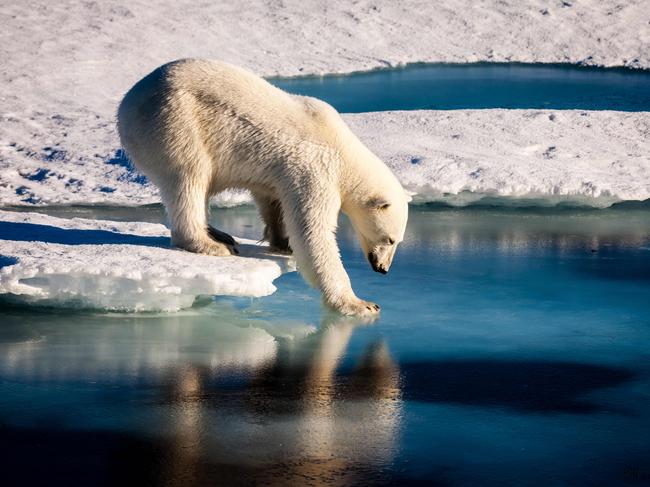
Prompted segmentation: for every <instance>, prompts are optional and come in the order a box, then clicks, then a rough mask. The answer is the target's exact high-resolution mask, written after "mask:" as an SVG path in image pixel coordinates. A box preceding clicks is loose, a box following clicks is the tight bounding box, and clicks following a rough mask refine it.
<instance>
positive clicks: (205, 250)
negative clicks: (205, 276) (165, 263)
mask: <svg viewBox="0 0 650 487" xmlns="http://www.w3.org/2000/svg"><path fill="white" fill-rule="evenodd" d="M197 176H199V175H197ZM208 180H209V178H208V177H205V178H201V177H190V178H188V177H187V175H184V177H183V178H182V180H181V181H178V185H171V187H172V188H174V187H175V188H176V189H175V190H174V191H170V192H169V194H164V193H163V194H162V198H163V203H164V204H165V208H166V209H167V216H168V218H169V223H170V227H171V234H172V245H173V246H174V247H178V248H181V249H184V250H187V251H189V252H195V253H198V254H207V255H216V256H227V255H233V254H238V253H239V252H238V251H237V250H236V249H235V241H234V239H233V238H232V237H231V236H230V235H228V234H227V233H224V232H222V231H220V230H217V229H216V228H213V227H210V226H209V225H208V215H207V205H206V201H207V199H208V188H207V181H208Z"/></svg>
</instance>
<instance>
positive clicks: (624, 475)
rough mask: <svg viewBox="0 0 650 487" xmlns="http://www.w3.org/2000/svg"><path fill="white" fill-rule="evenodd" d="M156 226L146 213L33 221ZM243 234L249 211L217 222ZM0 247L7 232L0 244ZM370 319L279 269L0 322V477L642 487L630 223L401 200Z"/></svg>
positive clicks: (639, 241)
mask: <svg viewBox="0 0 650 487" xmlns="http://www.w3.org/2000/svg"><path fill="white" fill-rule="evenodd" d="M48 212H49V213H50V214H54V215H56V216H64V217H66V216H86V217H100V218H108V219H131V220H138V221H143V220H149V221H160V219H161V218H162V211H161V209H160V208H157V207H153V208H148V209H147V208H142V209H137V210H133V209H97V208H95V209H93V208H85V209H84V208H59V209H49V210H48ZM213 222H214V223H215V224H216V225H217V226H218V227H219V228H222V229H223V230H226V231H229V232H231V233H233V234H236V235H240V236H243V237H252V238H258V237H259V236H260V235H261V226H260V223H259V220H258V218H257V215H256V212H255V210H254V209H252V208H239V209H231V210H217V211H215V212H214V213H213ZM0 238H7V236H0ZM339 241H340V246H341V251H342V255H343V259H344V262H345V266H346V268H347V269H348V271H349V274H350V277H351V279H352V282H353V285H354V287H355V290H356V291H357V293H358V294H359V295H360V296H361V297H363V298H365V299H369V300H374V301H377V302H378V303H380V304H381V305H382V314H381V318H380V319H379V320H378V321H376V322H375V323H373V324H364V323H358V322H355V321H354V320H346V319H340V318H336V317H334V316H332V315H327V314H324V313H323V312H322V309H321V308H320V302H319V295H318V293H317V292H316V291H314V290H312V289H309V288H308V287H307V286H306V284H305V283H304V282H303V281H302V279H301V278H300V276H299V275H297V274H295V273H294V274H287V275H284V276H283V277H281V278H280V279H278V280H277V281H276V285H277V286H278V291H277V292H276V293H275V294H274V295H272V296H270V297H266V298H260V299H249V298H226V297H217V298H214V299H212V298H205V299H201V300H199V301H198V302H197V303H196V305H195V307H193V308H192V309H189V310H185V311H182V312H179V313H174V314H155V313H149V314H120V313H103V312H101V311H85V312H82V311H68V310H62V309H30V308H19V307H10V306H6V305H5V306H4V307H3V308H2V309H0V321H1V324H0V440H1V441H0V454H1V455H2V457H1V458H2V462H0V463H2V465H3V476H4V477H5V478H9V479H10V480H12V481H15V482H16V483H22V484H27V483H37V482H40V483H43V484H47V485H72V484H77V485H114V484H119V485H125V484H138V485H150V484H166V485H187V484H188V483H189V484H192V483H193V484H198V485H205V484H212V485H250V484H254V483H276V484H277V483H292V484H293V485H305V484H309V483H310V482H311V483H315V484H325V485H327V484H329V485H344V484H346V485H349V484H356V485H373V484H397V485H408V484H429V485H430V484H436V483H437V484H440V485H470V486H473V485H544V486H546V485H627V484H629V485H638V484H643V483H647V482H649V481H650V462H648V459H650V441H649V440H648V438H650V392H649V391H650V389H649V386H650V352H649V351H648V350H649V347H648V344H649V343H650V301H649V296H650V210H648V209H647V208H643V207H640V208H624V209H620V208H613V209H608V210H577V209H573V210H557V209H556V210H542V209H538V210H523V209H519V210H516V209H495V208H474V209H462V210H455V209H445V208H412V210H411V215H410V220H409V226H408V229H407V235H406V239H405V241H404V242H403V244H402V245H401V246H400V248H399V250H398V253H397V256H396V261H395V263H394V266H393V268H392V269H391V271H390V273H389V274H388V275H387V276H382V275H380V274H377V273H374V272H372V270H371V269H370V267H369V265H368V264H367V262H366V261H365V260H364V257H363V254H362V253H361V251H360V250H359V249H358V245H357V244H356V240H355V238H354V235H353V232H352V230H351V228H350V227H349V224H348V223H347V221H346V220H345V219H343V220H342V224H341V229H340V231H339Z"/></svg>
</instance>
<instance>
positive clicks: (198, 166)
mask: <svg viewBox="0 0 650 487" xmlns="http://www.w3.org/2000/svg"><path fill="white" fill-rule="evenodd" d="M118 128H119V133H120V138H121V140H122V145H123V147H124V149H125V150H126V152H127V154H128V155H129V157H130V158H131V160H132V162H133V163H134V164H135V166H136V167H137V168H138V169H139V170H140V171H142V172H143V173H144V174H146V175H147V176H148V177H149V178H150V179H151V181H152V182H153V183H155V184H156V185H157V186H158V187H159V188H160V193H161V198H162V200H163V203H164V205H165V207H166V210H167V213H168V217H169V220H170V226H171V234H172V243H173V245H175V246H177V247H180V248H183V249H186V250H189V251H191V252H199V253H204V254H210V255H230V254H231V253H236V248H235V245H236V244H235V242H234V240H233V239H232V237H230V236H229V235H228V234H225V233H223V232H220V231H218V230H216V229H214V228H212V227H209V226H208V223H207V211H208V202H209V200H210V197H212V196H213V195H215V194H217V193H219V192H221V191H223V190H225V189H228V188H244V189H247V190H249V191H250V192H251V193H252V194H253V196H254V198H255V202H256V203H257V205H258V207H259V210H260V213H261V216H262V218H263V220H264V222H265V225H266V229H265V238H266V239H267V240H268V241H269V242H270V244H271V246H272V247H273V248H275V249H277V250H284V251H293V254H294V256H295V259H296V261H297V263H298V267H299V269H300V271H301V274H302V275H303V277H304V278H305V279H306V280H307V281H308V282H309V283H310V284H312V285H314V286H316V287H318V288H319V289H320V290H321V292H322V295H323V299H324V302H325V304H326V305H328V306H329V307H331V308H334V309H335V310H338V311H339V312H341V313H343V314H348V315H372V314H376V313H378V311H379V306H377V305H376V304H374V303H370V302H367V301H363V300H361V299H359V298H357V297H356V295H355V294H354V292H353V290H352V285H351V283H350V279H349V277H348V275H347V273H346V272H345V269H344V268H343V264H342V262H341V259H340V256H339V250H338V246H337V243H336V227H337V219H338V214H339V210H342V211H343V212H344V213H346V214H347V215H348V217H349V218H350V220H351V222H352V225H353V226H354V229H355V231H356V233H357V235H358V238H359V240H360V243H361V247H362V249H363V251H364V253H365V255H366V256H367V258H368V260H369V262H370V264H371V265H372V268H373V269H374V270H375V271H377V272H381V273H386V272H388V268H389V267H390V265H391V262H392V260H393V255H394V254H395V249H396V247H397V244H398V243H399V242H401V241H402V239H403V236H404V230H405V227H406V220H407V217H408V201H409V199H410V198H409V196H408V195H407V194H406V193H405V192H404V190H403V189H402V187H401V185H400V184H399V182H398V181H397V179H396V178H395V176H394V175H393V174H392V173H391V171H390V170H389V169H388V168H387V167H386V165H385V164H384V163H383V162H381V161H380V160H379V159H378V158H377V157H376V156H375V155H374V154H373V153H372V152H370V150H368V148H366V147H365V146H364V145H363V144H362V143H361V142H360V141H359V140H358V139H357V137H355V136H354V134H353V133H352V132H351V131H350V129H349V128H348V127H347V125H346V124H345V123H344V122H343V120H342V119H341V117H340V116H339V114H338V113H337V112H336V110H334V108H332V107H331V106H330V105H328V104H327V103H324V102H322V101H320V100H317V99H315V98H310V97H304V96H296V95H290V94H288V93H286V92H284V91H282V90H280V89H278V88H276V87H274V86H273V85H271V84H269V83H268V82H266V81H265V80H263V79H262V78H260V77H258V76H256V75H254V74H253V73H251V72H249V71H246V70H244V69H241V68H239V67H236V66H233V65H230V64H227V63H223V62H218V61H206V60H196V59H185V60H179V61H175V62H172V63H169V64H165V65H164V66H161V67H159V68H158V69H156V70H155V71H153V72H152V73H151V74H149V75H148V76H146V77H145V78H143V79H142V80H141V81H139V82H138V83H137V84H136V85H135V86H134V87H133V88H131V90H130V91H129V92H128V93H127V94H126V96H125V97H124V99H123V100H122V103H121V104H120V107H119V110H118Z"/></svg>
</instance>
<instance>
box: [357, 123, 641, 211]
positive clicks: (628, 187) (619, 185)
mask: <svg viewBox="0 0 650 487" xmlns="http://www.w3.org/2000/svg"><path fill="white" fill-rule="evenodd" d="M345 118H346V120H347V122H348V123H349V124H350V126H351V128H352V129H353V130H354V131H355V132H356V133H357V134H358V135H359V136H360V137H361V139H362V140H363V141H364V142H366V143H367V144H368V146H369V147H371V148H372V149H373V150H374V151H375V152H376V153H377V155H379V156H380V157H381V158H383V160H384V161H386V162H387V164H388V165H389V166H390V167H391V169H392V170H393V171H394V172H395V173H396V175H397V176H398V178H399V179H400V181H401V182H402V184H403V185H404V186H405V188H407V189H408V190H410V191H411V192H413V193H414V195H415V199H416V201H418V200H419V201H444V202H446V203H449V204H452V205H460V206H462V205H466V204H468V203H472V202H475V201H477V200H480V199H482V198H485V197H496V198H499V199H500V202H501V203H508V202H514V200H515V199H525V200H526V203H527V204H540V205H554V204H557V203H571V204H579V205H589V206H596V207H606V206H609V205H611V204H612V203H614V202H617V201H621V200H645V199H648V198H650V116H649V114H648V113H626V112H608V111H580V110H553V111H549V110H541V111H540V110H451V111H400V112H377V113H364V114H354V115H352V114H351V115H346V117H345Z"/></svg>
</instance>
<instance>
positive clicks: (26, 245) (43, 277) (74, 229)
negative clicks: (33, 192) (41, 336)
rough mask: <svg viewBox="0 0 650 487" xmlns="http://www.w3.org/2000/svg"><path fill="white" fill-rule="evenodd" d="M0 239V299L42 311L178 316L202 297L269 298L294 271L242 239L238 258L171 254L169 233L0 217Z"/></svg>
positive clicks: (147, 226)
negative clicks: (282, 278)
mask: <svg viewBox="0 0 650 487" xmlns="http://www.w3.org/2000/svg"><path fill="white" fill-rule="evenodd" d="M0 239H2V245H1V247H0V252H1V255H0V295H3V297H4V298H5V299H9V300H11V301H17V302H21V303H28V304H39V305H47V306H65V307H80V308H101V309H109V310H120V311H129V310H133V311H157V310H160V311H176V310H179V309H181V308H187V307H190V306H191V305H192V303H193V302H194V300H195V298H196V297H197V296H201V295H230V296H253V297H259V296H266V295H269V294H271V293H273V292H274V291H275V286H274V285H273V280H274V279H276V278H277V277H279V276H280V275H281V274H282V272H287V271H290V270H293V269H294V266H293V264H292V261H291V260H290V259H288V258H287V257H283V256H278V255H273V254H269V253H266V252H265V250H266V249H265V247H264V246H261V245H256V244H254V242H251V241H248V240H242V239H238V241H239V243H240V251H241V256H233V257H210V256H205V255H197V254H192V253H189V252H185V251H182V250H178V249H172V248H170V247H169V232H168V230H167V229H166V228H165V227H164V226H163V225H160V224H153V223H142V222H126V223H125V222H112V221H94V220H86V219H81V218H73V219H62V218H55V217H51V216H47V215H43V214H38V213H19V212H9V211H0Z"/></svg>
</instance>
